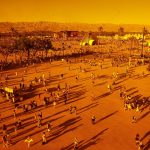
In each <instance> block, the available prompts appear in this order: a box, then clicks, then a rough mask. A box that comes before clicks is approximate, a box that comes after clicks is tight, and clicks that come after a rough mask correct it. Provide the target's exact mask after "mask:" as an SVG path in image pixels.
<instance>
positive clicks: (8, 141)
mask: <svg viewBox="0 0 150 150" xmlns="http://www.w3.org/2000/svg"><path fill="white" fill-rule="evenodd" d="M6 139H7V140H6V141H7V145H11V137H10V134H9V133H7V134H6Z"/></svg>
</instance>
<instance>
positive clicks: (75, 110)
mask: <svg viewBox="0 0 150 150" xmlns="http://www.w3.org/2000/svg"><path fill="white" fill-rule="evenodd" d="M74 113H75V115H77V107H76V106H74Z"/></svg>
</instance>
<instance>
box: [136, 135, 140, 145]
mask: <svg viewBox="0 0 150 150" xmlns="http://www.w3.org/2000/svg"><path fill="white" fill-rule="evenodd" d="M135 143H136V145H139V143H140V135H139V134H138V133H137V134H136V136H135Z"/></svg>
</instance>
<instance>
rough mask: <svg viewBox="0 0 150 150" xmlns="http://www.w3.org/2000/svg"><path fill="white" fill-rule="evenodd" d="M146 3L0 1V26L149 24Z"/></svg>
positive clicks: (117, 0) (143, 0)
mask: <svg viewBox="0 0 150 150" xmlns="http://www.w3.org/2000/svg"><path fill="white" fill-rule="evenodd" d="M149 4H150V1H149V0H126V1H125V0H123V1H120V0H92V1H91V0H54V1H52V0H0V22H39V21H48V22H63V23H68V22H69V23H70V22H71V23H74V22H77V23H92V24H95V23H113V24H150V20H149V19H148V17H149V14H150V12H149Z"/></svg>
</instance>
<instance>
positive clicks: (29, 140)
mask: <svg viewBox="0 0 150 150" xmlns="http://www.w3.org/2000/svg"><path fill="white" fill-rule="evenodd" d="M24 142H25V143H27V145H28V148H29V147H30V145H31V142H33V139H32V138H31V137H30V136H28V137H27V139H26V140H25V141H24Z"/></svg>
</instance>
